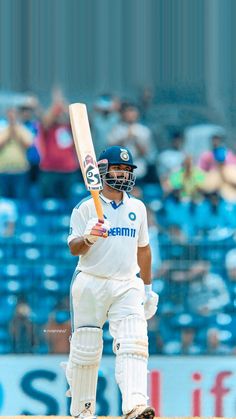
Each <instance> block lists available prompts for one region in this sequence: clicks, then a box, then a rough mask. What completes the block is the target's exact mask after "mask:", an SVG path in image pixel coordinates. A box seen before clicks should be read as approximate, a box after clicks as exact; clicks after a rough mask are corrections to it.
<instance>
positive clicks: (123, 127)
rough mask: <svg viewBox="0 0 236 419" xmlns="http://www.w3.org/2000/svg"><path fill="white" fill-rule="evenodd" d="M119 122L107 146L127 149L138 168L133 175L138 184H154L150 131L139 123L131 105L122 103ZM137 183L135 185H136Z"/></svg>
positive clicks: (133, 105) (153, 153) (135, 108)
mask: <svg viewBox="0 0 236 419" xmlns="http://www.w3.org/2000/svg"><path fill="white" fill-rule="evenodd" d="M120 114H121V121H120V122H119V123H118V124H117V125H115V126H114V128H113V129H112V130H111V132H110V134H109V136H108V141H109V145H121V146H124V147H128V148H129V150H130V151H131V153H132V155H133V157H134V164H135V165H137V166H138V169H137V170H136V172H135V174H136V176H137V181H138V183H140V182H141V183H142V182H144V181H148V182H154V181H155V179H154V177H153V170H150V169H151V167H152V162H153V161H154V160H152V159H155V151H154V150H153V146H152V139H151V131H150V129H149V128H148V127H146V126H144V125H143V124H141V123H140V122H139V110H138V108H137V106H136V105H135V104H133V103H123V104H122V106H121V110H120ZM138 183H137V184H138Z"/></svg>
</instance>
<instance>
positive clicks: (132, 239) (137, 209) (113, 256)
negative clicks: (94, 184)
mask: <svg viewBox="0 0 236 419" xmlns="http://www.w3.org/2000/svg"><path fill="white" fill-rule="evenodd" d="M100 199H101V202H102V207H103V214H104V217H105V218H106V219H107V220H108V221H109V222H110V224H111V228H110V230H109V236H108V237H107V238H106V239H104V238H101V237H99V238H98V240H97V242H96V243H95V244H94V245H93V246H91V247H90V248H89V250H88V252H87V253H86V254H85V255H81V256H80V258H79V263H78V266H77V267H78V269H79V270H81V271H83V272H87V273H89V274H91V275H95V276H100V277H104V278H113V279H119V280H124V279H130V278H131V277H133V276H134V275H136V274H137V273H138V272H139V271H140V269H139V266H138V263H137V249H138V247H144V246H147V245H148V243H149V237H148V226H147V213H146V208H145V205H144V204H143V203H142V202H141V201H140V200H138V199H136V198H133V197H132V196H130V195H128V194H127V193H125V192H124V194H123V201H121V202H120V203H119V204H118V205H117V204H116V203H115V202H114V201H111V200H110V199H107V198H105V197H104V196H103V195H102V194H100ZM93 217H97V215H96V211H95V206H94V201H93V199H92V198H90V197H88V198H86V199H84V200H83V201H81V202H80V203H79V204H78V205H77V206H76V207H75V208H74V210H73V212H72V215H71V222H70V234H69V237H68V243H70V242H71V241H72V240H73V239H75V238H77V237H83V235H84V231H85V227H86V224H87V222H88V220H89V219H90V218H93Z"/></svg>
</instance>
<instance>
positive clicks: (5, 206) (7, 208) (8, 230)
mask: <svg viewBox="0 0 236 419" xmlns="http://www.w3.org/2000/svg"><path fill="white" fill-rule="evenodd" d="M17 216H18V214H17V208H16V205H15V203H14V201H12V200H10V199H6V198H0V237H12V236H13V235H14V232H15V226H16V221H17Z"/></svg>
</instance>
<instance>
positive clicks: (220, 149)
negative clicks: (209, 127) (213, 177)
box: [199, 135, 236, 172]
mask: <svg viewBox="0 0 236 419" xmlns="http://www.w3.org/2000/svg"><path fill="white" fill-rule="evenodd" d="M221 164H225V165H226V164H236V155H234V154H233V153H232V151H231V150H229V149H228V148H227V147H226V146H225V144H224V136H220V135H213V136H212V138H211V150H210V151H205V152H203V153H202V155H201V156H200V159H199V166H200V168H201V169H202V170H204V171H205V172H209V171H210V170H213V169H215V168H217V167H218V166H219V165H221Z"/></svg>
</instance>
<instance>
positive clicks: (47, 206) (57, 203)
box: [38, 198, 66, 215]
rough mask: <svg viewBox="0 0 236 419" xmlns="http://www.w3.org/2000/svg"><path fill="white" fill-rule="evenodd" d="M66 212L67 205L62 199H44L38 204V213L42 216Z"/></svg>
mask: <svg viewBox="0 0 236 419" xmlns="http://www.w3.org/2000/svg"><path fill="white" fill-rule="evenodd" d="M65 211H66V203H65V201H63V200H61V199H55V198H50V199H44V200H41V201H39V202H38V212H39V213H41V214H48V215H49V214H51V215H53V214H63V213H65Z"/></svg>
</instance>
